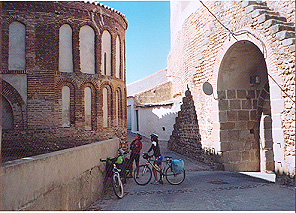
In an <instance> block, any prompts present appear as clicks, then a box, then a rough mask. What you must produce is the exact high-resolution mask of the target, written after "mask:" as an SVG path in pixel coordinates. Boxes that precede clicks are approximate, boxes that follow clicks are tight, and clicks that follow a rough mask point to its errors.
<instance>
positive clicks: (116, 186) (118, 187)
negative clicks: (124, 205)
mask: <svg viewBox="0 0 296 213" xmlns="http://www.w3.org/2000/svg"><path fill="white" fill-rule="evenodd" d="M112 187H113V191H114V193H115V195H116V196H117V197H118V198H120V199H121V198H123V194H124V192H123V184H122V182H121V180H120V176H119V174H118V173H114V174H113V176H112Z"/></svg>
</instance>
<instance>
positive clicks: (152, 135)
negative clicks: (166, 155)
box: [150, 133, 158, 138]
mask: <svg viewBox="0 0 296 213" xmlns="http://www.w3.org/2000/svg"><path fill="white" fill-rule="evenodd" d="M150 136H151V137H156V138H158V135H157V134H155V133H153V134H151V135H150Z"/></svg>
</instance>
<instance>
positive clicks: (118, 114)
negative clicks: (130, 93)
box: [115, 90, 122, 125]
mask: <svg viewBox="0 0 296 213" xmlns="http://www.w3.org/2000/svg"><path fill="white" fill-rule="evenodd" d="M115 101H116V102H115V104H116V106H115V110H116V112H115V113H116V115H115V118H116V120H115V124H116V125H120V122H121V119H122V118H121V112H122V109H121V107H122V105H121V94H120V91H119V90H118V91H116V100H115Z"/></svg>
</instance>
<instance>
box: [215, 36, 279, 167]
mask: <svg viewBox="0 0 296 213" xmlns="http://www.w3.org/2000/svg"><path fill="white" fill-rule="evenodd" d="M217 92H218V98H219V102H218V107H219V122H220V143H221V146H220V148H221V152H222V153H223V161H224V166H225V169H226V170H230V171H260V169H262V170H268V169H269V170H273V169H274V166H273V165H272V164H273V150H272V143H273V141H272V134H271V126H270V125H271V122H268V118H267V116H269V117H270V116H271V108H270V98H269V83H268V74H267V66H266V62H265V59H264V55H263V54H262V52H261V51H260V49H259V48H258V47H257V46H256V45H255V44H254V43H252V42H250V41H247V40H241V41H238V42H236V43H234V44H233V45H232V46H230V47H229V49H228V50H227V51H226V53H225V55H224V56H223V59H222V61H221V63H220V67H219V73H218V80H217ZM261 118H262V119H261ZM261 120H262V121H261ZM260 121H261V122H260ZM268 125H269V126H268ZM260 129H261V131H260ZM260 162H261V163H260ZM267 164H268V165H267ZM260 165H261V166H260ZM260 167H261V168H260Z"/></svg>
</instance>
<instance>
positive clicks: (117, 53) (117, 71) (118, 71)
mask: <svg viewBox="0 0 296 213" xmlns="http://www.w3.org/2000/svg"><path fill="white" fill-rule="evenodd" d="M120 58H121V57H120V40H119V36H117V37H116V71H115V77H116V78H120Z"/></svg>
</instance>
